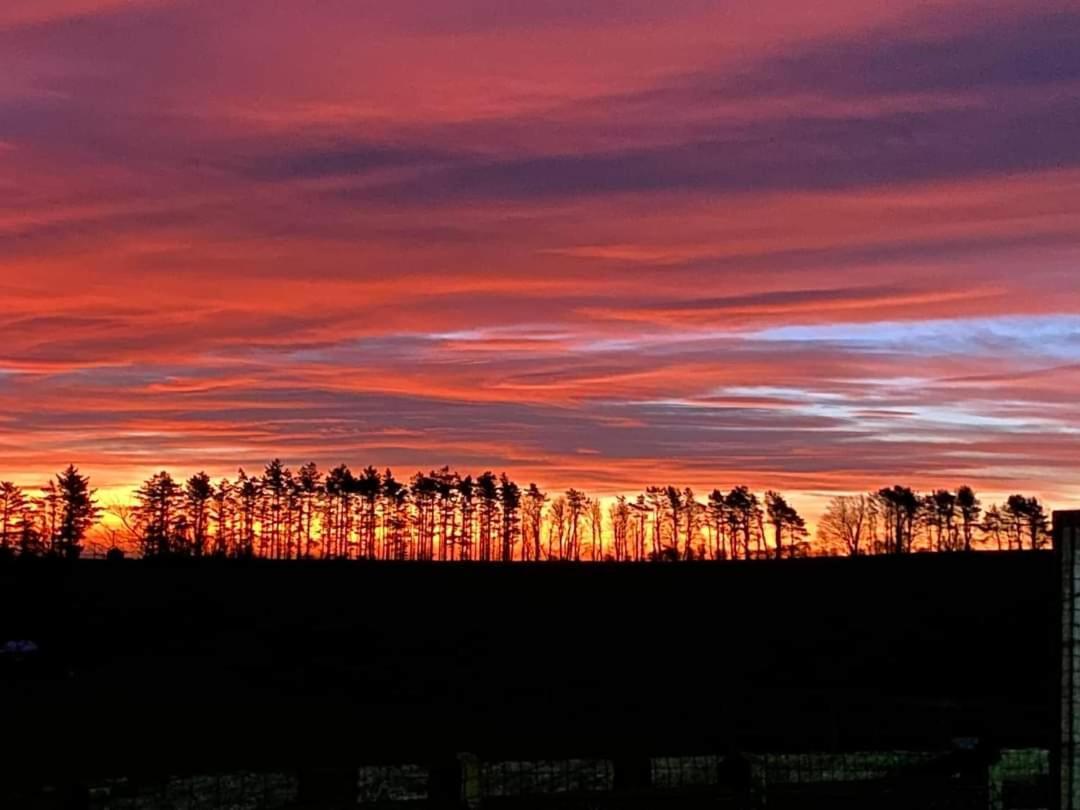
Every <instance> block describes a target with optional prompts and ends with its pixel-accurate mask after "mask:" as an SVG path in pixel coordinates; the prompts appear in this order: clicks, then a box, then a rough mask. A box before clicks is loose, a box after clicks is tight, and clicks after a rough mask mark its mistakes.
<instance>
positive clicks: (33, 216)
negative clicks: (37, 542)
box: [0, 0, 1080, 510]
mask: <svg viewBox="0 0 1080 810" xmlns="http://www.w3.org/2000/svg"><path fill="white" fill-rule="evenodd" d="M1078 41H1080V6H1078V5H1077V4H1076V3H1075V2H1053V1H1052V0H1049V1H1048V2H1031V0H1019V1H1017V2H1013V1H1012V0H1009V2H997V0H978V1H977V2H963V1H958V2H934V3H924V2H895V0H887V1H886V0H880V1H879V0H822V1H821V2H816V3H806V2H802V0H798V1H796V0H757V2H753V3H747V2H734V1H733V0H732V1H731V2H706V0H668V1H667V2H663V3H658V2H655V0H623V1H622V2H608V1H607V0H594V1H593V2H588V3H582V2H579V1H578V0H546V1H545V0H454V2H446V0H399V1H398V2H395V3H386V2H364V1H363V0H348V1H346V0H318V2H315V1H314V0H308V1H307V2H300V1H299V0H297V2H285V0H278V1H277V2H271V1H269V0H258V2H255V1H254V0H205V1H204V0H126V1H125V0H5V2H4V3H2V4H0V478H6V479H14V480H17V481H21V482H25V483H34V482H40V481H42V480H44V479H45V478H46V477H47V476H48V475H50V474H51V473H52V472H54V471H55V470H56V469H58V468H60V467H62V466H64V465H66V464H67V463H69V462H74V463H76V464H78V465H80V466H81V467H82V469H83V470H84V471H86V472H89V473H90V474H91V475H92V476H93V478H94V480H95V482H96V483H97V484H98V486H100V487H103V488H104V489H105V490H110V491H115V492H121V491H124V490H125V489H126V488H128V487H130V486H131V485H133V484H137V482H139V481H140V480H142V479H143V478H145V477H146V476H147V475H149V474H150V473H152V472H153V471H155V470H158V469H161V468H163V467H167V468H169V469H172V470H173V471H174V472H177V473H189V472H194V471H195V470H198V469H204V468H205V469H207V470H208V471H210V472H212V473H213V474H216V475H220V474H229V473H232V472H234V471H235V469H236V468H237V467H238V466H240V465H244V466H246V467H247V468H248V469H249V470H250V469H252V468H258V467H259V466H260V465H261V463H262V462H264V461H266V460H267V459H269V458H272V457H275V456H280V457H281V458H282V459H284V460H286V461H287V462H289V463H293V464H299V463H303V462H304V461H307V460H309V459H313V460H316V461H319V462H320V463H322V464H324V465H332V464H336V463H340V462H342V461H345V462H348V463H350V464H352V465H354V466H364V465H366V464H369V463H371V464H375V465H376V466H380V467H382V466H386V465H390V466H392V467H393V468H394V469H395V471H398V472H399V473H401V474H404V475H406V476H407V475H408V474H410V473H411V472H413V471H415V470H416V469H419V468H425V469H427V468H431V467H435V466H441V465H442V464H451V465H456V466H458V467H460V468H462V469H464V470H471V471H482V470H483V469H489V468H490V469H495V470H507V471H509V472H511V473H512V474H513V475H515V476H516V477H517V478H518V479H519V480H521V481H529V480H536V481H538V482H540V483H542V484H544V485H546V486H548V487H550V488H562V487H566V486H569V485H575V486H578V487H579V488H585V489H587V490H589V491H592V492H594V493H598V494H611V493H615V492H621V491H637V490H639V489H640V488H642V487H644V486H646V485H648V484H666V483H669V482H673V483H679V484H683V485H686V484H688V485H690V486H693V487H694V488H695V489H697V490H699V491H700V490H707V489H711V488H712V487H714V486H719V487H723V488H727V487H731V486H733V485H735V484H737V483H747V484H749V485H751V486H753V487H755V488H757V489H764V488H766V487H772V488H777V489H782V490H784V491H787V492H789V493H793V494H794V497H795V500H796V502H799V503H802V504H806V505H807V506H806V508H808V509H810V510H813V509H814V508H815V507H814V504H819V503H820V501H821V499H822V498H824V497H825V496H827V495H828V494H830V493H835V492H844V491H856V490H864V489H868V488H876V487H879V486H884V485H888V484H892V483H895V482H904V483H909V484H911V485H913V486H916V487H921V488H930V487H936V486H953V487H954V486H956V485H958V484H960V483H971V484H973V485H974V486H976V487H977V488H978V489H980V490H982V491H986V492H1008V491H1013V490H1018V491H1024V492H1031V493H1035V494H1038V495H1040V496H1042V497H1045V498H1047V499H1048V500H1050V501H1052V502H1053V504H1054V505H1058V506H1065V505H1070V501H1071V502H1072V503H1074V504H1080V407H1078V401H1080V273H1078V260H1080V48H1078V47H1076V43H1077V42H1078Z"/></svg>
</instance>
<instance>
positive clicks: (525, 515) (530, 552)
mask: <svg viewBox="0 0 1080 810" xmlns="http://www.w3.org/2000/svg"><path fill="white" fill-rule="evenodd" d="M545 503H547V495H545V494H544V493H543V492H541V491H540V488H539V487H538V486H537V485H536V484H529V487H528V489H526V490H525V497H524V502H523V508H522V524H521V558H522V559H523V560H526V561H528V560H529V559H533V560H539V559H540V558H541V551H542V549H541V543H542V541H543V527H544V504H545Z"/></svg>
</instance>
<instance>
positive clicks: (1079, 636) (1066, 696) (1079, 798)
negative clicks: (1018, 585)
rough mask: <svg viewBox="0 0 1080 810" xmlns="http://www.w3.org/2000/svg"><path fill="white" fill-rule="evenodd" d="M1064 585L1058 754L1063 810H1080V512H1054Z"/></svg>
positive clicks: (1055, 532) (1057, 778) (1056, 546)
mask: <svg viewBox="0 0 1080 810" xmlns="http://www.w3.org/2000/svg"><path fill="white" fill-rule="evenodd" d="M1054 552H1055V554H1056V555H1057V559H1058V565H1059V569H1058V570H1059V572H1060V577H1061V582H1060V599H1061V603H1060V621H1061V632H1060V635H1061V657H1060V661H1061V665H1060V690H1061V691H1060V695H1059V701H1058V712H1059V715H1058V717H1059V720H1058V727H1059V730H1060V735H1059V738H1058V746H1059V747H1058V750H1057V752H1056V753H1055V778H1056V781H1057V783H1058V795H1059V804H1058V807H1059V810H1080V748H1078V745H1077V733H1078V731H1080V598H1078V597H1080V511H1071V512H1055V513H1054Z"/></svg>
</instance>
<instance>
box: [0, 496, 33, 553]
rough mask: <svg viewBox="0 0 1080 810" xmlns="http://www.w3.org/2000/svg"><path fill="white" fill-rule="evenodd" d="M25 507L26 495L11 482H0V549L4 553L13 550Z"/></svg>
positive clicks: (20, 531)
mask: <svg viewBox="0 0 1080 810" xmlns="http://www.w3.org/2000/svg"><path fill="white" fill-rule="evenodd" d="M26 506H27V499H26V493H24V492H23V491H22V490H21V489H20V488H19V487H17V486H15V484H13V483H12V482H11V481H0V548H2V549H3V551H4V552H5V553H10V552H11V551H12V550H13V549H14V547H15V545H16V543H17V542H18V539H19V537H20V536H21V533H22V527H21V522H22V519H23V515H24V514H25V513H26Z"/></svg>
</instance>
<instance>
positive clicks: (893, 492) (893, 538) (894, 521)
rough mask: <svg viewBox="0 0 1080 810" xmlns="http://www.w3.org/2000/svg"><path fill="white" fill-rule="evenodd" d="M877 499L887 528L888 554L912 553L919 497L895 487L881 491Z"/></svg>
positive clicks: (904, 488) (910, 491)
mask: <svg viewBox="0 0 1080 810" xmlns="http://www.w3.org/2000/svg"><path fill="white" fill-rule="evenodd" d="M877 497H878V500H879V504H880V507H881V513H882V516H883V519H884V523H885V528H886V537H885V550H886V552H891V553H893V554H903V553H905V552H907V551H910V550H911V545H912V542H913V540H914V535H915V522H916V519H917V518H918V515H919V496H918V495H916V494H915V493H914V492H913V491H912V490H910V489H908V488H907V487H902V486H894V487H892V488H891V489H882V490H879V491H878V493H877Z"/></svg>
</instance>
